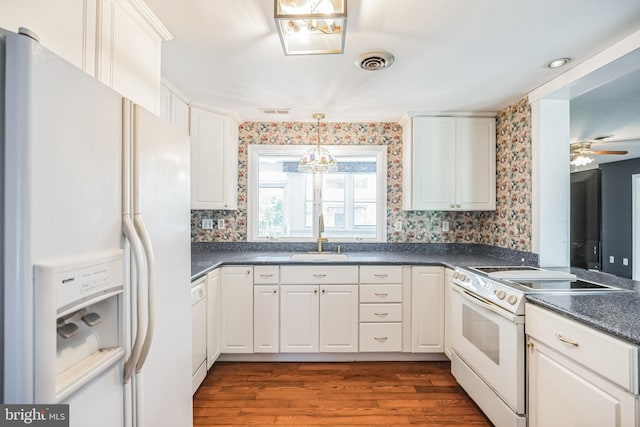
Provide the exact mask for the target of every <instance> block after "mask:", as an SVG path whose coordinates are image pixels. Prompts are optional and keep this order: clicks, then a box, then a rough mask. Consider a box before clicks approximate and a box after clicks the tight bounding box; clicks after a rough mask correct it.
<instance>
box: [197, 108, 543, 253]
mask: <svg viewBox="0 0 640 427" xmlns="http://www.w3.org/2000/svg"><path fill="white" fill-rule="evenodd" d="M316 126H317V125H316V124H315V123H302V122H285V123H264V122H245V123H242V124H241V125H240V129H239V146H238V161H239V164H238V210H237V211H207V210H193V211H191V238H192V241H193V242H246V241H247V148H248V145H249V144H278V145H296V144H307V143H308V141H309V140H310V138H313V135H314V134H315V132H316ZM321 126H322V130H321V133H322V135H323V139H324V141H323V143H325V144H335V145H350V144H358V145H386V146H387V242H388V243H483V244H489V245H492V246H496V247H501V248H507V249H514V250H519V251H526V252H528V251H531V107H530V105H529V103H528V101H527V99H526V98H522V99H521V100H519V101H517V102H516V103H514V104H512V105H510V106H509V107H507V108H506V109H504V110H502V111H500V112H499V113H498V115H497V117H496V133H497V139H496V163H497V164H496V187H497V188H496V197H497V200H496V210H495V211H491V212H477V211H476V212H444V211H403V210H402V127H401V126H400V125H399V124H397V123H322V124H321ZM203 218H215V219H220V218H224V219H225V220H226V228H225V229H224V230H218V229H214V230H203V229H202V228H200V224H201V222H202V221H201V220H202V219H203ZM397 220H400V221H402V223H403V230H402V231H400V232H397V231H394V228H393V224H394V223H395V222H396V221H397ZM442 221H449V226H450V229H449V231H446V232H445V231H442Z"/></svg>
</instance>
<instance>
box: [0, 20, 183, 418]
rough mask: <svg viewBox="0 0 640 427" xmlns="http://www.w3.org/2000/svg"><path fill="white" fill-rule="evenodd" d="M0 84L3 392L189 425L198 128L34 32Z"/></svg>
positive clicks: (2, 38)
mask: <svg viewBox="0 0 640 427" xmlns="http://www.w3.org/2000/svg"><path fill="white" fill-rule="evenodd" d="M0 88H1V89H2V91H0V94H2V95H0V96H2V99H1V101H2V102H0V125H1V130H2V132H1V133H0V138H1V140H0V142H1V144H2V154H1V156H2V159H0V160H2V165H3V166H2V174H1V175H0V176H1V178H0V179H2V182H1V183H0V184H1V185H2V188H3V197H2V199H1V200H2V202H1V203H2V210H1V211H0V212H2V213H1V214H0V215H2V222H3V229H2V236H1V237H2V243H3V244H2V249H1V250H2V254H1V255H2V256H1V258H0V259H1V261H0V262H1V265H0V269H1V272H2V275H3V292H2V297H1V298H2V299H1V300H0V302H1V304H2V307H3V316H2V319H1V320H0V322H2V328H1V329H2V339H1V340H0V343H1V344H0V345H1V348H0V350H1V354H2V365H1V366H2V372H1V374H2V384H3V388H2V403H4V404H38V403H42V404H55V403H62V404H69V419H70V425H71V426H73V427H85V426H104V427H114V426H116V427H118V426H136V427H151V426H153V427H158V426H167V427H169V426H170V427H175V426H180V427H183V426H191V425H192V409H191V405H192V404H191V354H190V353H191V342H190V340H191V333H190V328H191V317H190V267H189V265H190V230H189V227H190V213H189V141H188V136H187V135H185V134H183V133H182V132H180V131H178V130H176V129H175V128H173V127H172V126H171V125H169V124H167V123H165V122H164V121H162V120H160V119H159V118H157V117H156V116H154V115H153V114H151V113H150V112H148V111H146V110H144V109H143V108H141V107H139V106H137V105H134V104H132V103H131V102H130V101H128V100H127V99H123V98H122V96H121V95H119V94H118V93H116V92H115V91H113V90H111V89H110V88H108V87H106V86H104V85H103V84H101V83H100V82H98V81H97V80H95V79H94V78H92V77H91V76H89V75H87V74H85V73H84V72H82V71H81V70H79V69H77V68H76V67H74V66H73V65H71V64H69V63H67V62H66V61H65V60H63V59H61V58H59V57H57V56H56V55H55V54H53V53H52V52H50V51H49V50H47V49H46V48H44V47H43V46H42V45H41V44H40V43H39V42H38V41H36V40H35V39H32V38H31V37H29V36H28V35H23V34H15V33H11V32H7V31H4V30H0ZM129 373H130V377H128V378H126V379H125V375H126V374H129Z"/></svg>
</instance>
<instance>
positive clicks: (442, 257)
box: [191, 251, 524, 281]
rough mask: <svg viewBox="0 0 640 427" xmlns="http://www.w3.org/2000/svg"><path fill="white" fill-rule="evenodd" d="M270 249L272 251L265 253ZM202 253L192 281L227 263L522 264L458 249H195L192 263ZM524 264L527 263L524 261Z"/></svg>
mask: <svg viewBox="0 0 640 427" xmlns="http://www.w3.org/2000/svg"><path fill="white" fill-rule="evenodd" d="M266 253H268V254H269V255H265V254H266ZM198 254H199V255H201V256H203V258H206V260H205V259H202V260H199V261H195V262H196V263H202V264H206V266H204V265H203V266H202V268H196V270H197V271H196V272H192V276H191V281H194V280H198V279H199V278H201V277H203V276H205V275H206V274H208V273H210V272H211V271H213V270H215V269H216V268H219V267H222V266H225V265H309V266H318V265H426V266H429V265H432V266H443V267H448V268H455V267H456V266H467V265H493V264H499V265H514V264H516V265H520V264H521V263H516V262H514V261H513V260H510V259H504V258H499V257H496V256H493V255H480V254H469V253H462V254H455V253H425V254H420V253H415V252H408V253H406V252H400V251H392V252H380V251H373V252H349V253H348V256H349V259H348V260H346V261H327V262H314V261H301V260H295V261H294V260H291V259H290V257H291V255H292V254H293V252H263V251H255V252H254V251H250V252H238V251H229V252H227V251H225V252H216V253H210V252H192V265H193V264H194V260H193V255H198ZM523 265H524V264H523Z"/></svg>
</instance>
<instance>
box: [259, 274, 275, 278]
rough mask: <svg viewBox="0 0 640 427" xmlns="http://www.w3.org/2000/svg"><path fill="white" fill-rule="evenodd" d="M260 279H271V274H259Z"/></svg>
mask: <svg viewBox="0 0 640 427" xmlns="http://www.w3.org/2000/svg"><path fill="white" fill-rule="evenodd" d="M260 277H262V278H263V279H268V278H269V277H273V274H264V273H263V274H261V275H260Z"/></svg>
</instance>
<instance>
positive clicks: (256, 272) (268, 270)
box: [253, 265, 280, 285]
mask: <svg viewBox="0 0 640 427" xmlns="http://www.w3.org/2000/svg"><path fill="white" fill-rule="evenodd" d="M279 281H280V267H278V266H277V265H263V266H256V267H253V283H255V284H256V285H277V284H278V282H279Z"/></svg>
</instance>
